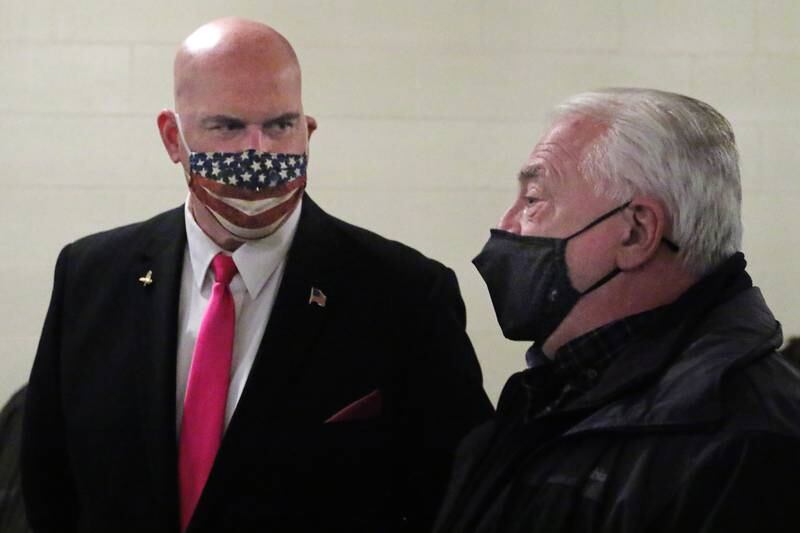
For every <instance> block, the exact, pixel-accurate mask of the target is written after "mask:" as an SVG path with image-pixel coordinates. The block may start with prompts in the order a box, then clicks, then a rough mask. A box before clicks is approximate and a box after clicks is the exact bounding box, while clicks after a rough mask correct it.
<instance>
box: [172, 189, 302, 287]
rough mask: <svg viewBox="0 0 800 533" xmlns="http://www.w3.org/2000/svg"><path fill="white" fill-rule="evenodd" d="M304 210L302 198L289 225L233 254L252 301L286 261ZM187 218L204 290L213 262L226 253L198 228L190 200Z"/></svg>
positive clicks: (195, 264) (199, 281)
mask: <svg viewBox="0 0 800 533" xmlns="http://www.w3.org/2000/svg"><path fill="white" fill-rule="evenodd" d="M301 207H302V199H301V200H300V202H298V204H297V207H295V209H294V211H293V212H292V213H291V214H290V215H289V217H288V218H287V219H286V222H284V223H283V224H281V226H280V227H279V228H278V229H277V230H275V231H274V232H273V233H271V234H270V235H267V236H266V237H264V238H263V239H258V240H254V241H247V242H245V243H244V244H243V245H241V246H240V247H239V248H238V249H237V250H236V251H235V252H234V253H233V255H232V257H233V262H234V263H235V264H236V269H237V270H238V271H239V275H240V276H241V278H242V281H243V282H244V285H245V287H246V288H247V292H248V293H249V294H250V297H251V298H255V297H256V296H258V293H259V292H261V289H263V288H264V285H265V284H266V283H267V280H268V279H269V278H270V276H272V274H273V273H274V272H275V271H276V270H277V269H278V266H279V265H280V264H281V263H282V262H283V260H284V259H285V258H286V254H287V253H288V251H289V246H291V244H292V240H293V239H294V235H295V233H296V232H297V225H298V223H299V221H300V210H301ZM184 219H185V222H186V243H187V246H188V247H189V259H190V261H191V264H192V273H193V275H194V284H195V286H196V287H197V289H198V290H200V289H202V287H203V282H204V281H205V278H206V275H207V273H208V267H209V265H210V264H211V260H212V259H214V256H216V255H217V254H218V253H226V252H225V251H224V250H223V249H222V248H220V247H219V245H217V243H215V242H214V241H213V240H211V237H209V236H208V235H206V234H205V232H204V231H203V230H202V229H201V228H200V226H198V225H197V222H196V221H195V219H194V216H193V215H192V213H191V211H190V210H189V200H188V198H187V200H186V203H185V204H184Z"/></svg>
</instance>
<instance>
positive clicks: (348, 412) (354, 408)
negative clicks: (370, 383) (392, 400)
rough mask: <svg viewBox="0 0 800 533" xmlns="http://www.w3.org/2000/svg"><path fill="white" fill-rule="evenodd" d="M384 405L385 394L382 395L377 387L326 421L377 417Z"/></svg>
mask: <svg viewBox="0 0 800 533" xmlns="http://www.w3.org/2000/svg"><path fill="white" fill-rule="evenodd" d="M382 407H383V396H381V391H380V390H379V389H375V390H374V391H372V392H370V393H369V394H367V395H366V396H364V397H363V398H359V399H358V400H356V401H354V402H353V403H351V404H350V405H348V406H346V407H345V408H344V409H342V410H340V411H339V412H337V413H336V414H334V415H333V416H332V417H330V418H329V419H327V420H326V421H325V423H328V422H346V421H353V420H367V419H369V418H375V417H376V416H378V415H379V414H381V408H382Z"/></svg>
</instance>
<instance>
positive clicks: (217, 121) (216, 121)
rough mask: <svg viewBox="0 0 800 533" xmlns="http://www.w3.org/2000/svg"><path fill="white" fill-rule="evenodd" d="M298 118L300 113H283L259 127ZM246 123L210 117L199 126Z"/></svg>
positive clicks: (236, 118)
mask: <svg viewBox="0 0 800 533" xmlns="http://www.w3.org/2000/svg"><path fill="white" fill-rule="evenodd" d="M299 118H300V113H296V112H290V113H283V114H280V115H278V116H277V117H271V118H268V119H266V120H264V121H263V122H262V123H261V125H262V126H264V127H270V126H274V125H275V124H278V123H280V122H290V121H291V122H293V121H296V120H298V119H299ZM246 123H247V122H246V121H245V120H243V119H241V118H239V117H234V116H231V115H211V116H210V117H205V118H203V119H201V120H200V125H201V126H209V125H212V124H246Z"/></svg>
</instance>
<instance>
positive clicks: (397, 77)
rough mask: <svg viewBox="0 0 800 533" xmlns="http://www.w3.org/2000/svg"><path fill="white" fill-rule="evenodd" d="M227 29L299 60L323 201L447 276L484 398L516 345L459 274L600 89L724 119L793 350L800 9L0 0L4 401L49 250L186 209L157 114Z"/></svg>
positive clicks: (798, 328)
mask: <svg viewBox="0 0 800 533" xmlns="http://www.w3.org/2000/svg"><path fill="white" fill-rule="evenodd" d="M225 14H238V15H242V16H247V17H252V18H257V19H259V20H262V21H265V22H269V23H271V24H272V25H274V26H275V27H276V28H278V29H279V30H280V31H282V32H283V33H284V34H285V35H286V36H287V37H288V38H289V39H290V40H291V41H292V42H293V43H294V45H295V47H296V49H297V52H298V54H299V56H300V60H301V63H302V66H303V70H304V76H305V88H304V90H305V102H306V111H307V112H309V113H310V114H313V115H314V116H316V117H317V119H318V120H319V123H320V128H319V131H318V132H317V133H316V134H315V136H314V139H313V142H312V152H311V153H312V162H311V166H310V174H309V176H310V185H309V190H310V193H311V194H312V195H313V196H314V198H315V199H316V200H317V201H318V202H319V203H321V204H322V206H323V207H325V208H327V209H328V210H329V211H330V212H332V213H334V214H336V215H338V216H340V217H342V218H345V219H347V220H349V221H351V222H354V223H356V224H359V225H363V226H366V227H368V228H370V229H372V230H375V231H377V232H379V233H382V234H384V235H386V236H388V237H391V238H394V239H399V240H401V241H404V242H406V243H408V244H410V245H412V246H414V247H416V248H418V249H420V250H421V251H423V252H424V253H426V254H428V255H429V256H431V257H434V258H437V259H439V260H441V261H443V262H444V263H446V264H448V265H449V266H451V267H452V268H454V269H455V271H456V273H457V274H458V276H459V279H460V281H461V287H462V291H463V295H464V299H465V301H466V304H467V309H468V313H469V333H470V335H471V337H472V339H473V342H474V344H475V347H476V350H477V352H478V354H479V356H480V359H481V362H482V365H483V369H484V375H485V382H486V387H487V390H488V391H489V392H490V395H491V396H492V397H493V398H496V397H497V395H498V394H499V391H500V388H501V387H502V384H503V383H504V382H505V379H506V377H507V376H508V375H509V374H510V373H511V372H513V371H516V370H518V369H520V368H521V367H522V365H523V357H522V354H523V353H524V350H525V345H521V344H517V343H511V342H509V341H506V340H504V339H503V338H502V337H501V335H500V332H499V329H498V327H497V326H496V323H495V320H494V317H493V313H492V310H491V307H490V303H489V301H488V297H487V294H486V292H485V288H484V286H483V284H482V282H481V281H480V278H479V277H478V276H477V274H476V273H475V272H474V270H473V268H472V266H471V265H470V259H471V258H472V257H473V256H474V255H475V253H477V251H478V250H479V249H480V247H481V246H482V245H483V243H484V241H485V239H486V237H487V236H488V229H489V227H490V226H491V225H492V224H493V223H494V222H495V221H496V220H497V219H498V218H499V216H500V214H501V212H502V211H503V209H504V208H505V207H506V204H508V203H509V202H510V201H511V199H512V196H513V190H514V180H515V172H516V171H517V170H518V168H519V166H520V165H521V164H522V162H523V160H524V158H525V156H526V155H527V153H528V151H529V150H530V148H531V147H532V146H533V144H534V143H535V142H536V140H537V138H538V136H539V135H540V133H541V130H542V127H543V125H544V122H545V120H546V116H547V112H548V110H549V109H550V108H551V107H552V106H553V105H554V104H556V103H557V102H559V101H560V100H562V99H563V98H565V97H566V96H568V95H570V94H572V93H575V92H578V91H582V90H587V89H591V88H594V87H600V86H610V85H615V86H620V85H636V86H649V87H655V88H661V89H666V90H672V91H678V92H682V93H686V94H689V95H692V96H695V97H698V98H701V99H703V100H706V101H708V102H709V103H711V104H712V105H714V106H715V107H717V108H718V109H719V110H720V111H722V112H723V113H724V114H725V115H726V116H728V117H729V118H730V119H731V120H732V122H733V124H734V128H735V131H736V133H737V135H738V138H739V143H740V149H741V156H742V167H743V183H744V222H745V229H746V232H745V244H744V248H745V252H746V253H747V255H748V258H749V260H750V267H749V268H750V272H751V274H752V275H753V277H754V278H755V280H756V282H757V284H759V285H760V286H761V287H762V288H763V290H764V292H765V293H766V297H767V300H768V301H769V302H770V303H771V305H772V307H773V310H774V311H775V313H776V315H777V316H778V317H779V319H780V320H782V322H783V324H784V330H785V332H786V333H787V334H800V311H798V299H799V298H798V297H799V296H800V287H798V280H797V276H796V272H798V271H800V234H798V231H797V230H796V229H795V226H796V224H794V223H792V222H791V220H792V219H791V217H792V216H793V213H795V214H796V211H795V209H797V206H798V205H800V181H798V180H797V179H796V176H797V173H798V169H799V168H800V149H798V148H800V147H799V146H798V140H797V139H798V138H799V137H800V106H798V105H797V104H796V95H797V94H798V93H800V2H797V1H796V0H782V1H780V0H775V1H766V0H763V1H762V0H670V1H652V0H641V1H638V0H636V1H634V0H629V1H624V0H583V1H581V0H560V1H555V0H529V1H516V2H515V1H509V0H505V1H501V0H491V1H490V0H461V1H458V0H404V1H396V0H391V1H386V0H383V1H377V0H338V1H324V0H320V1H312V0H282V1H281V0H273V1H268V0H259V1H245V0H225V1H212V0H192V1H186V0H180V1H170V2H165V1H164V0H139V1H137V2H127V1H120V0H104V1H98V0H92V1H84V2H59V1H56V0H0V72H1V73H2V74H0V76H1V78H0V161H1V162H2V167H0V169H1V170H0V183H2V187H3V189H2V190H3V191H5V192H4V193H3V194H2V196H0V228H3V232H2V235H1V236H0V253H1V254H2V258H3V261H2V264H1V265H0V280H1V281H0V317H2V320H0V343H2V346H3V349H2V354H1V355H0V401H2V400H3V399H4V398H6V397H8V396H9V395H10V394H11V392H12V391H13V390H15V389H16V388H17V387H18V386H19V385H21V384H22V383H23V382H24V381H26V379H27V374H28V372H29V369H30V365H31V362H32V360H33V356H34V352H35V349H36V343H37V339H38V335H39V331H40V328H41V324H42V320H43V318H44V314H45V311H46V307H47V303H48V299H49V295H50V290H51V283H52V270H53V266H54V263H55V258H56V255H57V254H58V251H59V250H60V248H61V247H62V246H63V245H64V244H66V243H67V242H69V241H71V240H73V239H75V238H78V237H80V236H82V235H85V234H87V233H91V232H95V231H98V230H102V229H107V228H111V227H114V226H116V225H120V224H124V223H127V222H132V221H136V220H141V219H144V218H147V217H149V216H150V215H152V214H155V213H157V212H160V211H162V210H164V209H167V208H169V207H172V206H175V205H177V204H179V203H180V202H181V201H182V200H183V198H184V194H185V192H184V186H183V182H182V176H181V173H180V172H179V170H178V169H177V168H176V167H174V166H172V165H171V163H170V162H169V160H168V159H167V157H166V155H165V154H164V153H163V149H162V147H161V145H160V141H159V139H158V136H157V133H156V128H155V115H156V113H157V112H158V111H159V110H160V109H161V108H163V107H168V106H170V105H171V87H170V83H171V79H170V78H171V61H172V54H173V51H174V47H175V45H176V44H177V42H179V41H180V40H181V39H182V38H183V37H184V36H185V35H186V34H188V33H189V32H190V31H191V30H192V29H193V28H194V27H196V26H198V25H199V24H201V23H202V22H205V21H207V20H209V19H211V18H215V17H217V16H221V15H225Z"/></svg>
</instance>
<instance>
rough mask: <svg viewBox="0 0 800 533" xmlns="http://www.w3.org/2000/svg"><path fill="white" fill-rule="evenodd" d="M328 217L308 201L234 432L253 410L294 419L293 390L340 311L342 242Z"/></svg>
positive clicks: (239, 408)
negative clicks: (316, 295) (320, 299)
mask: <svg viewBox="0 0 800 533" xmlns="http://www.w3.org/2000/svg"><path fill="white" fill-rule="evenodd" d="M327 216H328V215H326V214H325V213H324V212H323V211H322V210H321V209H320V208H319V207H318V206H317V205H316V204H315V203H314V202H313V201H311V199H310V198H309V197H308V196H306V197H305V198H304V200H303V208H302V212H301V214H300V222H299V224H298V228H297V233H296V234H295V238H294V241H293V242H292V246H291V248H290V249H289V254H288V257H287V263H286V268H285V271H284V275H283V281H282V282H281V286H280V288H279V290H278V294H277V296H276V299H275V305H274V306H273V308H272V314H271V317H270V320H269V324H267V328H266V330H265V331H264V337H263V339H262V340H261V344H260V346H259V349H258V353H257V355H256V360H255V362H254V364H253V368H252V369H251V371H250V376H249V377H248V380H247V384H246V386H245V389H244V391H243V393H242V397H241V399H240V401H239V405H238V406H237V408H236V412H235V413H234V416H233V419H232V420H231V425H230V426H229V428H228V432H229V433H233V432H234V431H236V430H237V427H238V424H239V422H238V421H237V418H241V419H243V420H244V421H245V422H244V423H246V420H247V418H248V416H249V415H248V412H250V411H251V409H255V410H257V413H258V417H259V418H261V419H264V417H267V418H271V419H276V420H277V419H280V418H282V417H285V416H291V411H292V410H291V409H290V408H288V405H289V404H290V403H291V401H292V400H291V395H290V394H287V388H289V387H291V383H292V381H293V378H294V377H295V376H297V375H299V374H300V373H301V372H302V371H303V370H304V368H306V367H307V365H308V364H309V363H310V362H311V359H312V350H311V348H312V346H313V345H314V343H315V342H316V340H317V339H318V337H319V334H320V332H321V331H322V328H323V327H324V325H325V323H326V321H327V317H328V316H329V315H330V314H331V313H335V312H336V287H335V280H336V272H337V265H338V261H337V258H338V254H337V253H336V249H337V243H336V238H335V235H333V232H332V231H331V230H330V227H329V225H328V224H326V220H325V219H326V217H327ZM312 288H316V289H318V290H320V291H322V294H324V295H325V298H326V301H325V304H324V306H323V305H319V303H314V302H311V301H310V297H311V290H312ZM234 424H236V425H234Z"/></svg>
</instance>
